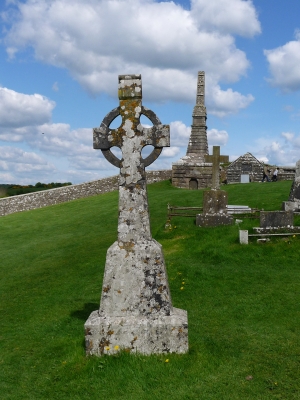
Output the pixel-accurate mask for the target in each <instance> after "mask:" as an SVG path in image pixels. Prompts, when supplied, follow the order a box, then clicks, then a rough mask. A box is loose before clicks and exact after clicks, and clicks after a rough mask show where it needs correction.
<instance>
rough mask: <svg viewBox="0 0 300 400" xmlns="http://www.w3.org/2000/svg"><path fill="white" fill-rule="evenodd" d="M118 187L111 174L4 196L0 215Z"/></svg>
mask: <svg viewBox="0 0 300 400" xmlns="http://www.w3.org/2000/svg"><path fill="white" fill-rule="evenodd" d="M146 175H147V182H148V183H154V182H159V181H162V180H167V179H171V176H172V171H171V170H161V171H147V172H146ZM118 187H119V177H118V176H112V177H109V178H103V179H98V180H95V181H91V182H86V183H82V184H79V185H70V186H64V187H61V188H55V189H49V190H41V191H40V192H34V193H28V194H22V195H19V196H11V197H5V198H3V199H0V216H4V215H8V214H12V213H15V212H21V211H28V210H34V209H36V208H42V207H47V206H51V205H54V204H59V203H65V202H67V201H71V200H76V199H80V198H83V197H89V196H95V195H97V194H102V193H107V192H112V191H113V190H117V189H118Z"/></svg>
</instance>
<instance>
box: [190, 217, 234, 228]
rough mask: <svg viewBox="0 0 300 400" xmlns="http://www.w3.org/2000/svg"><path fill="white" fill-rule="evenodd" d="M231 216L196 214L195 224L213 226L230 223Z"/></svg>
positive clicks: (231, 220)
mask: <svg viewBox="0 0 300 400" xmlns="http://www.w3.org/2000/svg"><path fill="white" fill-rule="evenodd" d="M232 224H233V217H232V216H231V215H227V214H197V215H196V225H197V226H203V227H215V226H220V225H232Z"/></svg>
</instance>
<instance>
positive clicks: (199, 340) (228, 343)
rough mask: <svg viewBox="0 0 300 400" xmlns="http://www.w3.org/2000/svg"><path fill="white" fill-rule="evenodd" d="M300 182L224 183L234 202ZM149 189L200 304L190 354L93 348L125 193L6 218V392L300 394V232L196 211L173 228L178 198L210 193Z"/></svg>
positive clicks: (156, 227)
mask: <svg viewBox="0 0 300 400" xmlns="http://www.w3.org/2000/svg"><path fill="white" fill-rule="evenodd" d="M290 187H291V182H286V181H283V182H276V183H264V184H262V183H251V184H237V185H228V186H226V187H225V188H224V187H223V188H224V189H225V190H227V191H228V196H229V203H230V204H244V205H249V206H251V207H257V208H260V209H262V208H263V209H265V210H276V209H277V210H278V209H280V208H281V203H282V201H284V200H287V198H288V194H289V190H290ZM148 194H149V205H150V213H151V228H152V235H153V237H154V238H155V239H156V240H158V241H159V242H160V243H161V244H162V245H163V250H164V254H165V260H166V266H167V270H168V275H169V283H170V289H171V294H172V301H173V305H174V306H175V307H178V308H182V309H185V310H187V311H188V318H189V346H190V350H189V353H188V354H185V355H176V354H168V355H153V356H141V355H130V354H127V353H122V352H120V354H118V355H116V356H106V357H103V358H97V357H89V358H87V357H86V356H85V351H84V329H83V325H84V322H85V321H86V319H87V318H88V316H89V314H90V312H91V311H94V310H96V309H97V308H98V306H99V300H100V292H101V285H102V276H103V271H104V264H105V256H106V251H107V249H108V247H109V246H110V245H111V244H112V243H113V242H114V241H115V240H116V237H117V214H118V211H117V203H118V193H117V192H111V193H106V194H103V195H99V196H94V197H90V198H85V199H80V200H76V201H72V202H69V203H65V204H60V205H56V206H51V207H47V208H43V209H38V210H34V211H28V212H23V213H18V214H12V215H8V216H6V217H2V218H0V226H1V229H0V243H1V246H0V268H1V279H0V308H1V313H0V320H1V325H0V326H1V330H0V339H1V340H0V382H1V394H0V397H1V398H3V399H5V400H11V399H14V400H22V399H36V400H41V399H51V400H52V399H57V400H64V399H72V400H74V399H78V400H85V399H89V400H91V399H92V400H93V399H107V400H114V399H122V400H141V399H142V400H156V399H157V400H158V399H172V400H177V399H178V400H179V399H180V400H182V399H201V400H208V399H212V400H219V399H220V400H221V399H222V400H235V399H236V400H247V399H253V400H254V399H255V400H257V399H263V400H265V399H285V400H287V399H289V400H290V399H299V396H300V380H299V372H300V339H299V338H300V322H299V321H300V306H299V304H300V284H299V282H300V263H299V256H300V246H299V245H300V238H299V236H296V237H292V236H291V237H288V238H284V239H282V238H277V239H272V240H271V242H270V243H266V244H259V243H256V241H255V240H254V239H252V242H251V243H250V244H249V245H248V246H247V245H244V246H243V245H240V244H239V242H238V229H239V227H238V226H237V225H233V226H227V227H218V228H210V229H209V228H207V229H204V228H199V227H196V226H195V219H194V218H174V219H172V229H169V230H166V229H165V223H166V219H167V218H166V215H167V203H170V204H172V205H182V206H183V205H187V206H200V205H201V204H202V191H188V190H182V189H177V188H173V187H172V186H171V184H170V182H168V181H165V182H160V183H156V184H152V185H149V186H148ZM296 223H297V225H300V220H299V217H297V218H296ZM253 226H259V221H258V220H253V219H243V222H242V223H240V228H241V229H250V228H251V227H253Z"/></svg>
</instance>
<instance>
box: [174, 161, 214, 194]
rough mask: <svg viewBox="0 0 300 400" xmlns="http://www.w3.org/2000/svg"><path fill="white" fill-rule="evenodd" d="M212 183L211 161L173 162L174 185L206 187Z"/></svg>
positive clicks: (188, 187)
mask: <svg viewBox="0 0 300 400" xmlns="http://www.w3.org/2000/svg"><path fill="white" fill-rule="evenodd" d="M211 184H212V164H211V163H194V164H192V163H189V164H188V163H183V162H177V163H173V164H172V185H173V186H175V187H178V188H182V189H195V190H197V189H204V188H207V187H211Z"/></svg>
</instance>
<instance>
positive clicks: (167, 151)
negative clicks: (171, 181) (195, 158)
mask: <svg viewBox="0 0 300 400" xmlns="http://www.w3.org/2000/svg"><path fill="white" fill-rule="evenodd" d="M179 152H180V148H179V147H176V146H171V147H165V148H163V151H162V153H161V156H162V157H174V156H176V155H177V154H179Z"/></svg>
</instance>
